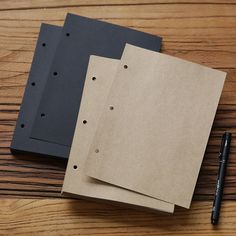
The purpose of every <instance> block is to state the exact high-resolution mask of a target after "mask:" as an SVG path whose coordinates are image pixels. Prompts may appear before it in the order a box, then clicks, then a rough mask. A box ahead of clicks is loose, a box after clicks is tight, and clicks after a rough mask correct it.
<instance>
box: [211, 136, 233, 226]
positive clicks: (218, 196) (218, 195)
mask: <svg viewBox="0 0 236 236" xmlns="http://www.w3.org/2000/svg"><path fill="white" fill-rule="evenodd" d="M230 142H231V134H230V133H225V135H224V143H223V147H222V150H221V154H220V165H219V171H218V177H217V184H216V189H215V196H214V202H213V208H212V214H211V223H212V224H214V225H215V224H217V223H218V219H219V214H220V207H221V200H222V198H223V190H224V179H225V175H226V168H227V162H228V156H229V150H230Z"/></svg>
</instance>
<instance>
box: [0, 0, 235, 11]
mask: <svg viewBox="0 0 236 236" xmlns="http://www.w3.org/2000/svg"><path fill="white" fill-rule="evenodd" d="M175 3H178V4H186V3H192V4H214V5H215V4H222V5H225V4H235V1H234V0H205V1H204V0H202V1H197V0H188V1H186V0H113V1H110V0H100V1H96V0H80V1H77V0H60V1H55V0H34V1H32V0H20V1H17V0H11V1H9V0H1V5H0V10H12V9H13V10H14V9H18V10H20V9H29V8H30V9H36V8H59V7H60V8H64V7H82V6H104V5H124V6H126V5H138V6H140V5H156V4H158V5H159V4H175Z"/></svg>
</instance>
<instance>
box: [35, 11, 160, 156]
mask: <svg viewBox="0 0 236 236" xmlns="http://www.w3.org/2000/svg"><path fill="white" fill-rule="evenodd" d="M126 43H129V44H133V45H136V46H139V47H143V48H146V49H150V50H154V51H160V47H161V38H160V37H157V36H154V35H150V34H147V33H143V32H139V31H136V30H133V29H129V28H125V27H121V26H118V25H114V24H110V23H106V22H102V21H98V20H94V19H90V18H86V17H81V16H77V15H73V14H68V15H67V17H66V20H65V24H64V27H63V30H62V35H61V39H60V42H59V45H58V48H57V50H56V53H55V57H54V60H53V63H52V66H51V69H50V73H49V77H48V80H47V84H46V86H45V90H44V92H43V95H42V98H41V101H40V105H39V109H38V112H37V115H36V118H35V122H34V125H33V128H32V133H31V137H32V138H34V139H38V140H44V141H47V142H51V143H57V144H60V145H63V146H66V147H68V149H70V146H71V143H72V139H73V134H74V129H75V125H76V120H77V115H78V112H79V107H80V101H81V96H82V91H83V86H84V80H85V76H86V71H87V65H88V61H89V56H90V55H97V56H103V57H110V58H114V59H120V58H121V55H122V52H123V49H124V47H125V44H126ZM94 76H96V75H94ZM48 154H49V155H50V154H51V153H48Z"/></svg>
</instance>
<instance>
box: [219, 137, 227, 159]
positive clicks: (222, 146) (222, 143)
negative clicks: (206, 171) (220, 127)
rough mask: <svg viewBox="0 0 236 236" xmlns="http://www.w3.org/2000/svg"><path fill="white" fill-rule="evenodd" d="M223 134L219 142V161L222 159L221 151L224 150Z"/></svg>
mask: <svg viewBox="0 0 236 236" xmlns="http://www.w3.org/2000/svg"><path fill="white" fill-rule="evenodd" d="M225 136H226V135H225V133H224V134H223V136H222V140H221V145H220V153H219V159H220V160H221V159H222V153H223V149H224V144H225Z"/></svg>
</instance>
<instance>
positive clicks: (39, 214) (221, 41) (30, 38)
mask: <svg viewBox="0 0 236 236" xmlns="http://www.w3.org/2000/svg"><path fill="white" fill-rule="evenodd" d="M67 12H71V13H75V14H80V15H84V16H88V17H92V18H96V19H100V20H104V21H108V22H112V23H115V24H120V25H123V26H127V27H131V28H135V29H138V30H142V31H145V32H147V33H152V34H156V35H160V36H162V37H163V47H162V51H163V52H164V53H167V54H170V55H173V56H177V57H180V58H184V59H188V60H190V61H193V62H197V63H201V64H204V65H207V66H210V67H214V68H217V69H221V70H223V71H226V72H227V73H228V77H227V82H226V83H225V86H224V91H223V94H222V97H221V100H220V104H219V107H218V111H217V114H216V118H215V122H214V126H213V129H212V132H211V137H210V139H209V144H208V147H207V150H206V155H205V157H204V162H203V165H202V168H201V172H200V175H199V180H198V183H197V187H196V191H195V194H194V199H196V200H210V199H212V194H213V191H214V186H215V180H216V174H217V169H218V160H217V155H218V148H219V144H220V138H221V134H222V132H223V131H224V130H226V129H227V130H229V131H231V132H232V133H233V135H234V136H236V119H235V117H236V2H235V1H234V0H225V1H223V0H218V1H217V0H205V1H203V0H201V1H197V0H189V1H186V0H166V1H164V0H126V1H125V0H112V1H108V0H101V1H95V0H80V1H79V0H34V1H32V0H17V1H16V0H1V2H0V197H1V200H0V211H1V217H0V235H13V234H23V233H25V234H26V233H27V234H28V235H32V234H33V235H35V234H41V235H44V234H48V232H50V235H51V234H52V235H53V234H54V235H64V234H67V235H73V234H75V235H79V234H82V235H86V234H114V235H124V234H127V235H145V234H150V235H154V234H156V235H169V233H168V232H170V233H171V234H173V235H175V234H176V235H177V234H179V235H183V234H195V235H199V234H200V233H202V234H203V235H208V234H209V235H213V234H214V235H215V234H216V235H222V234H223V233H224V234H226V235H235V222H236V215H235V213H234V212H235V210H236V202H234V201H225V202H224V207H223V214H222V215H223V217H222V218H223V219H221V221H222V223H221V226H220V229H218V231H213V230H212V229H211V225H209V214H210V213H209V212H210V208H211V202H194V204H193V208H192V209H191V210H190V211H185V210H181V209H178V212H177V214H176V215H175V216H173V217H170V216H168V217H167V216H162V215H159V214H157V215H155V216H154V215H152V214H149V213H139V212H136V211H132V210H125V209H119V208H113V207H110V206H107V205H104V204H95V203H90V202H86V201H82V200H81V201H73V200H66V199H64V200H59V199H58V200H36V199H35V200H32V199H28V200H25V199H22V200H16V199H11V200H6V199H7V198H17V199H19V198H55V197H58V198H59V197H60V191H61V186H62V182H63V177H64V170H65V166H66V163H64V162H63V161H59V160H56V159H54V160H53V159H50V160H49V159H46V158H40V157H36V156H33V155H32V156H26V155H21V156H15V157H14V156H12V155H11V154H10V151H9V145H10V142H11V139H12V134H13V131H14V126H15V122H16V118H17V115H18V111H19V108H20V104H21V100H22V96H23V93H24V87H25V84H26V82H27V78H28V72H29V69H30V64H31V61H32V57H33V53H34V48H35V43H36V40H37V36H38V32H39V27H40V24H41V23H42V22H45V23H51V24H57V25H63V21H64V19H65V16H66V13H67ZM224 199H229V200H233V199H236V141H235V139H233V142H232V148H231V155H230V161H229V168H228V175H227V178H226V186H225V194H224ZM59 213H60V214H59ZM28 223H29V224H28ZM62 223H64V224H62ZM27 224H28V225H29V226H30V227H26V225H27ZM73 229H74V230H75V231H73ZM167 230H169V231H167Z"/></svg>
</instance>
